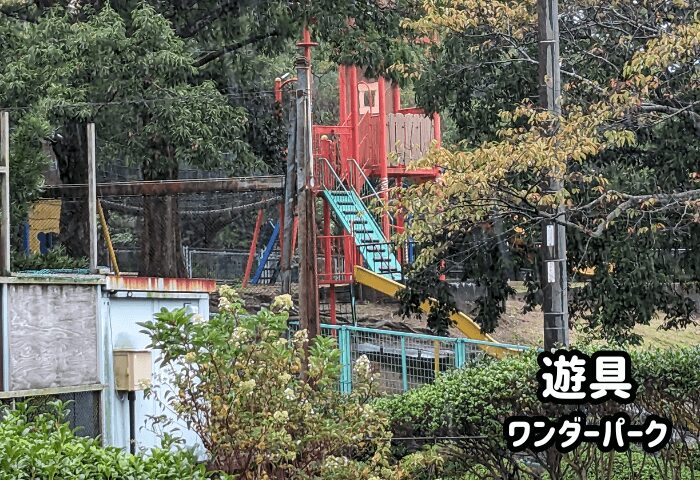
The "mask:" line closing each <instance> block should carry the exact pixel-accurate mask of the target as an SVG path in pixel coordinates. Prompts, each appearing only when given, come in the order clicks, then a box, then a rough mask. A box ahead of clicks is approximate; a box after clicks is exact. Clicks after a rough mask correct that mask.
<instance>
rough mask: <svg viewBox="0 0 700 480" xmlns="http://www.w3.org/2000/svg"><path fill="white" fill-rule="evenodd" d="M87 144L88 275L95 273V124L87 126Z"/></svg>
mask: <svg viewBox="0 0 700 480" xmlns="http://www.w3.org/2000/svg"><path fill="white" fill-rule="evenodd" d="M87 142H88V159H87V160H88V162H87V163H88V222H90V223H88V232H90V235H89V236H90V262H89V263H90V273H98V271H97V179H96V177H97V174H96V171H95V124H94V123H88V124H87Z"/></svg>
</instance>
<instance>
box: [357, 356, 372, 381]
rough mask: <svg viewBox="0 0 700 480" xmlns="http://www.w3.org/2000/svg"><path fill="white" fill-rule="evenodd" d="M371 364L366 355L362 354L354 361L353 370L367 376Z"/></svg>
mask: <svg viewBox="0 0 700 480" xmlns="http://www.w3.org/2000/svg"><path fill="white" fill-rule="evenodd" d="M371 366H372V365H371V363H370V361H369V358H367V355H362V356H360V358H358V359H357V361H356V362H355V372H357V373H358V374H360V375H363V376H367V375H369V373H370V369H371Z"/></svg>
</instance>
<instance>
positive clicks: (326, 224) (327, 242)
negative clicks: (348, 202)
mask: <svg viewBox="0 0 700 480" xmlns="http://www.w3.org/2000/svg"><path fill="white" fill-rule="evenodd" d="M323 237H324V239H323V251H324V253H325V256H324V260H325V274H326V277H327V280H328V281H331V280H333V256H332V252H331V206H330V205H329V204H328V201H327V200H325V199H324V200H323Z"/></svg>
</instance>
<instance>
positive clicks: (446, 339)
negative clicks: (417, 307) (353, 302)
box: [321, 323, 541, 351]
mask: <svg viewBox="0 0 700 480" xmlns="http://www.w3.org/2000/svg"><path fill="white" fill-rule="evenodd" d="M321 327H322V328H328V329H329V330H337V329H340V328H346V329H348V330H349V331H353V332H365V333H375V334H381V335H391V336H395V337H406V338H415V339H421V340H432V341H438V342H445V343H456V342H458V341H460V342H463V343H465V344H470V345H486V346H489V347H493V348H504V349H509V350H519V351H527V350H533V349H534V348H535V347H529V346H526V345H513V344H510V343H499V342H487V341H485V340H474V339H473V338H462V337H460V338H456V337H439V336H437V335H425V334H422V333H413V332H397V331H395V330H382V329H378V328H369V327H353V326H349V325H330V324H325V323H324V324H322V325H321ZM538 351H541V349H538Z"/></svg>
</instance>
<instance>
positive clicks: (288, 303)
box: [270, 293, 293, 311]
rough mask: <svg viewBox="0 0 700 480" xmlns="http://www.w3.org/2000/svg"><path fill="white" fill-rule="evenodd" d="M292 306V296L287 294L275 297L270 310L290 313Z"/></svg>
mask: <svg viewBox="0 0 700 480" xmlns="http://www.w3.org/2000/svg"><path fill="white" fill-rule="evenodd" d="M292 305H293V303H292V296H291V295H290V294H288V293H285V294H284V295H278V296H276V297H275V300H274V301H273V302H272V305H270V310H281V311H289V310H291V309H292Z"/></svg>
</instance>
